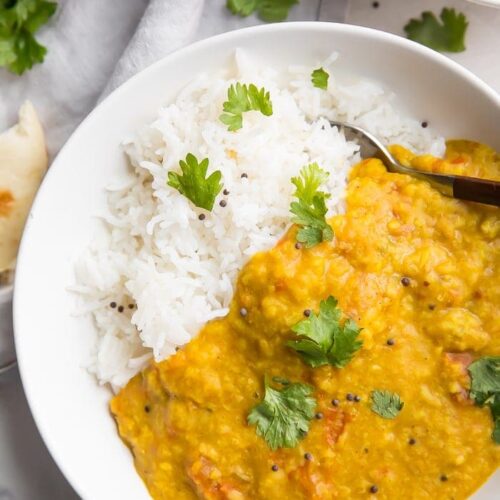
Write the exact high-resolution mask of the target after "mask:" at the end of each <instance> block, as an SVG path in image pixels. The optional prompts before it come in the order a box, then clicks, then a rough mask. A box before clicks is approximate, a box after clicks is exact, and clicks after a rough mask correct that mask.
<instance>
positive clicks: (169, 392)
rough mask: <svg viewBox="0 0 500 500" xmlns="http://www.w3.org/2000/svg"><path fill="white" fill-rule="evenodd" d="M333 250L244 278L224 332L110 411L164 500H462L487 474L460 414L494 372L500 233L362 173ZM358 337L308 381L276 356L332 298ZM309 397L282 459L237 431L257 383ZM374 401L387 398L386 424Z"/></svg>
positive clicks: (486, 166) (482, 215) (288, 356)
mask: <svg viewBox="0 0 500 500" xmlns="http://www.w3.org/2000/svg"><path fill="white" fill-rule="evenodd" d="M392 149H393V153H394V154H395V155H396V156H397V157H398V158H399V160H400V161H402V162H403V163H405V164H407V165H412V166H414V167H417V168H420V169H427V170H432V171H437V172H458V173H464V172H467V173H469V174H470V175H476V176H479V177H486V178H492V179H499V178H500V162H499V158H498V156H497V154H496V153H495V152H494V151H492V150H491V149H489V148H487V147H486V146H483V145H479V144H476V143H472V142H466V141H451V142H449V143H448V148H447V154H446V157H445V159H444V160H442V159H436V158H433V157H431V156H419V157H415V156H414V155H412V154H411V153H410V152H409V151H406V150H405V149H403V148H401V147H399V146H396V147H393V148H392ZM330 224H331V226H332V228H333V229H334V232H335V238H334V240H333V241H332V242H324V243H322V244H320V245H317V246H315V247H314V248H311V249H306V248H301V245H296V238H295V236H296V231H297V228H296V227H292V228H291V229H290V230H289V231H288V233H287V234H286V235H285V236H284V237H283V239H282V240H281V241H280V242H279V243H278V244H277V246H276V247H275V248H273V249H272V250H270V251H267V252H263V253H259V254H257V255H255V256H254V257H253V258H252V259H251V260H250V262H249V263H248V264H247V265H246V266H245V268H244V269H243V270H242V271H241V274H240V276H239V280H238V286H237V290H236V293H235V297H234V299H233V303H232V307H231V310H230V313H229V315H228V316H227V317H226V318H224V319H221V320H216V321H213V322H210V323H208V324H207V325H206V326H205V327H204V328H203V330H202V331H201V332H200V333H199V335H198V336H197V338H196V339H194V340H192V341H191V342H190V343H189V344H188V345H187V346H186V347H185V348H183V349H182V350H180V351H179V352H177V353H176V354H175V355H174V356H172V357H170V358H169V359H167V360H166V361H163V362H161V363H152V364H151V365H150V366H149V367H148V368H147V369H145V370H144V371H143V372H142V373H140V374H139V375H137V376H136V377H135V378H133V379H132V380H131V381H130V382H129V384H128V385H127V386H126V387H125V388H124V389H123V390H122V391H121V392H120V393H119V394H118V395H117V396H116V397H115V398H114V399H113V401H112V403H111V410H112V412H113V414H114V415H115V418H116V421H117V423H118V428H119V432H120V435H121V436H122V438H123V439H124V441H125V442H126V443H127V444H128V446H129V447H130V448H131V450H132V452H133V455H134V458H135V465H136V468H137V470H138V472H139V474H140V475H141V477H142V478H143V480H144V481H145V483H146V485H147V487H148V489H149V492H150V494H151V495H152V496H153V497H154V498H157V499H161V498H178V499H191V498H198V497H199V498H204V499H230V500H235V499H246V498H248V499H257V498H260V499H273V498H274V499H280V498H286V499H329V498H367V497H370V496H375V495H376V496H377V497H379V498H392V499H394V498H433V499H440V498H443V499H445V498H446V499H458V498H465V497H467V496H469V495H470V494H471V493H472V492H473V491H475V490H476V489H477V488H478V487H479V486H480V485H481V484H482V483H483V482H484V481H485V480H486V479H487V478H488V476H490V475H491V474H492V473H493V472H494V471H495V469H496V468H497V466H498V464H499V459H500V446H498V445H496V444H495V442H494V441H493V440H492V437H491V434H492V429H493V423H492V418H491V415H490V412H489V410H488V409H487V408H481V407H478V406H475V405H474V404H473V403H472V402H471V400H470V399H469V397H468V389H469V387H470V381H469V375H468V371H467V366H468V364H470V363H471V361H473V360H474V359H476V358H479V357H481V356H484V355H497V356H498V355H499V354H500V318H499V309H498V305H499V304H500V257H499V256H500V252H499V250H500V239H499V236H500V218H499V212H498V209H496V208H491V207H486V206H481V205H477V204H472V203H468V204H467V203H463V202H460V201H457V200H453V199H449V198H446V197H444V196H442V195H440V194H439V193H438V192H436V191H434V190H433V189H432V188H431V187H430V186H429V185H428V184H427V183H425V182H421V181H418V180H416V179H413V178H411V177H408V176H405V175H399V174H393V173H388V172H387V171H386V170H385V168H384V167H383V165H382V164H381V162H380V161H378V160H376V159H368V160H365V161H362V162H361V163H360V164H359V165H357V166H356V167H355V168H354V169H353V171H352V173H351V175H350V180H349V184H348V188H347V210H346V213H345V214H344V215H339V216H335V217H333V218H332V219H331V221H330ZM330 295H331V296H334V297H335V298H337V300H338V303H339V306H340V308H341V310H342V311H343V314H344V315H345V317H349V318H352V319H353V320H354V321H355V322H356V323H357V324H358V325H359V326H360V327H362V328H363V329H362V331H361V333H360V335H359V338H360V339H362V341H363V346H362V348H361V349H360V350H359V351H358V352H357V353H356V354H355V356H354V358H353V359H352V361H351V362H350V363H349V364H347V366H345V367H343V368H337V367H334V366H331V365H326V366H321V367H317V368H312V367H310V366H308V365H307V364H306V363H304V361H303V359H302V358H301V357H300V356H299V355H298V354H297V352H296V351H294V350H293V349H291V348H290V347H288V346H287V341H290V340H293V339H295V338H296V336H295V335H294V333H293V332H292V331H291V327H292V326H293V325H295V324H296V323H297V322H299V321H300V320H303V319H304V314H305V315H306V316H307V315H309V314H310V311H311V310H312V311H317V310H318V307H319V303H320V301H321V300H324V299H325V298H326V297H328V296H330ZM265 376H267V377H268V380H269V377H273V376H277V377H283V378H286V379H289V380H290V381H293V382H302V383H307V384H309V385H310V386H311V387H312V388H313V389H314V395H315V398H316V402H317V406H316V409H315V410H314V411H315V417H316V418H313V419H312V420H311V421H310V426H309V431H308V432H307V434H306V435H305V436H304V438H303V439H301V440H300V441H299V442H298V444H297V446H295V447H294V448H280V449H276V450H274V451H273V450H272V449H270V448H269V447H268V445H267V444H266V441H265V440H264V439H263V438H262V437H260V436H259V435H258V434H257V433H256V428H255V427H254V426H252V425H249V424H248V422H247V416H248V414H249V412H250V411H251V409H252V408H253V407H254V406H255V405H256V404H258V403H259V402H260V401H262V398H263V391H264V377H265ZM373 390H388V391H391V392H394V393H397V394H398V395H399V396H400V397H401V400H402V401H404V406H403V407H402V409H401V411H400V412H399V413H398V414H397V416H396V417H395V418H392V419H385V418H382V417H381V416H380V415H378V414H377V413H375V412H374V411H372V409H371V407H370V394H371V392H372V391H373Z"/></svg>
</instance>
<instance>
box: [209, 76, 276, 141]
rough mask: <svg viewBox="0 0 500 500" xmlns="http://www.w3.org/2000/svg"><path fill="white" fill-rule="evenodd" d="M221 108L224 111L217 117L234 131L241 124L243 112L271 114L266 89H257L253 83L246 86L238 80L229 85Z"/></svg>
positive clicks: (271, 110) (271, 105) (271, 107)
mask: <svg viewBox="0 0 500 500" xmlns="http://www.w3.org/2000/svg"><path fill="white" fill-rule="evenodd" d="M223 110H224V111H225V113H223V114H222V115H220V117H219V119H220V121H221V122H222V123H224V125H227V126H228V129H229V130H230V131H231V132H234V131H235V130H238V129H240V128H241V127H242V126H243V113H245V112H247V111H260V112H261V113H262V114H263V115H264V116H271V115H272V114H273V104H272V102H271V99H270V95H269V92H266V89H264V88H261V89H260V90H259V89H258V88H257V87H256V86H255V85H254V84H253V83H251V84H250V85H248V86H247V85H246V84H241V83H239V82H238V83H237V84H236V85H231V86H230V87H229V89H228V91H227V101H225V102H224V104H223Z"/></svg>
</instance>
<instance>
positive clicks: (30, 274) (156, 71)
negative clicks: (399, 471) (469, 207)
mask: <svg viewBox="0 0 500 500" xmlns="http://www.w3.org/2000/svg"><path fill="white" fill-rule="evenodd" d="M235 47H242V48H244V49H247V50H249V51H251V53H253V54H256V55H257V56H259V57H261V58H262V59H263V60H264V61H267V62H268V63H269V64H271V65H273V66H274V67H280V66H283V65H288V64H290V63H292V64H293V63H299V64H300V63H303V64H307V65H314V64H316V63H317V62H318V61H319V60H321V59H322V58H324V57H326V56H327V55H329V54H330V53H331V52H332V51H334V50H335V51H338V52H339V53H340V55H341V56H340V59H339V61H338V63H336V64H338V66H339V67H341V68H342V69H343V70H345V71H348V72H350V73H355V74H358V75H362V76H367V77H371V78H375V79H377V80H379V81H381V82H382V83H384V84H386V85H387V86H389V87H390V88H392V89H394V90H395V91H396V92H397V93H398V95H399V96H400V98H401V99H402V101H403V102H404V103H405V106H406V108H407V110H408V111H409V112H410V113H413V114H414V115H415V116H416V117H417V118H419V119H422V120H424V119H425V120H427V121H429V122H430V123H431V124H432V126H434V127H436V128H437V130H439V131H440V132H441V133H442V134H444V135H445V136H447V137H467V138H471V139H478V140H481V141H483V142H486V143H489V144H491V146H493V147H496V148H497V149H500V134H499V133H498V132H499V131H498V124H499V123H500V99H499V96H498V95H497V94H496V93H495V92H494V91H493V90H491V89H490V88H489V87H487V86H486V85H485V84H484V83H482V82H481V81H480V80H479V79H478V78H476V77H475V76H473V75H472V74H471V73H469V72H468V71H466V70H465V69H463V68H462V67H460V66H458V65H457V64H455V63H453V62H452V61H450V60H448V59H447V58H445V57H444V56H441V55H439V54H437V53H436V52H433V51H431V50H429V49H427V48H425V47H422V46H420V45H417V44H415V43H413V42H409V41H407V40H405V39H402V38H399V37H396V36H393V35H389V34H386V33H382V32H379V31H375V30H370V29H366V28H360V27H354V26H348V25H338V24H331V23H293V24H292V23H289V24H280V25H268V26H264V27H257V28H250V29H245V30H240V31H234V32H231V33H226V34H224V35H221V36H217V37H214V38H211V39H209V40H205V41H202V42H199V43H197V44H194V45H191V46H190V47H188V48H186V49H184V50H181V51H179V52H176V53H175V54H172V55H171V56H169V57H167V58H165V59H164V60H162V61H160V62H158V63H157V64H155V65H153V66H151V67H150V68H148V69H147V70H146V71H143V72H142V73H140V74H139V75H137V76H136V77H134V78H132V79H131V80H130V81H128V82H127V83H126V84H125V85H123V86H122V87H120V88H119V89H118V90H117V91H116V92H114V93H113V94H112V95H111V96H110V97H108V98H107V99H106V100H105V101H104V102H103V103H102V104H100V105H99V106H98V107H97V108H96V109H95V110H94V111H93V112H92V113H91V114H90V116H89V117H88V118H87V119H86V120H85V121H84V122H83V123H82V125H80V127H79V128H78V130H77V131H76V132H75V133H74V134H73V136H72V137H71V139H70V140H69V141H68V142H67V144H66V146H65V147H64V148H63V150H62V151H61V153H60V154H59V156H58V157H57V159H56V161H55V162H54V164H53V165H52V167H51V169H50V171H49V173H48V174H47V176H46V178H45V180H44V182H43V185H42V188H41V189H40V191H39V193H38V196H37V198H36V201H35V204H34V206H33V209H32V212H31V214H30V217H29V220H28V223H27V227H26V231H25V234H24V238H23V241H22V245H21V250H20V254H19V260H18V271H17V276H16V283H15V299H14V324H15V332H16V348H17V354H18V359H19V365H20V370H21V376H22V379H23V383H24V387H25V390H26V395H27V398H28V401H29V404H30V407H31V410H32V412H33V415H34V417H35V420H36V422H37V425H38V427H39V429H40V432H41V434H42V436H43V438H44V440H45V442H46V444H47V446H48V448H49V450H50V452H51V453H52V455H53V457H54V458H55V460H56V462H57V463H58V465H59V467H60V468H61V470H62V471H63V473H64V474H65V475H66V477H67V478H68V480H69V482H70V483H71V484H72V485H73V487H74V488H75V489H76V491H77V492H78V493H79V494H80V495H81V496H82V497H83V498H85V499H92V500H98V499H103V500H109V499H115V498H119V499H120V500H126V499H133V500H139V499H142V498H147V492H146V489H145V487H144V486H143V484H142V482H141V479H140V478H139V476H138V475H137V474H136V472H135V470H134V466H133V462H132V456H131V454H130V452H129V451H128V449H127V448H126V447H125V446H124V445H123V444H122V442H121V441H120V439H119V437H118V434H117V432H116V427H115V424H114V421H113V419H112V418H111V416H110V414H109V411H108V406H107V404H108V400H109V396H110V394H109V392H108V391H107V389H105V388H102V387H98V386H97V385H96V383H95V382H94V380H93V378H92V377H91V376H90V375H88V374H87V373H86V372H85V370H84V369H83V368H82V364H83V362H84V360H85V359H86V356H87V355H88V352H89V347H90V345H91V341H92V335H93V329H92V325H91V324H90V322H89V321H86V320H82V319H81V318H76V317H73V316H72V310H73V307H74V297H73V296H72V294H71V293H69V292H68V291H67V290H66V287H67V286H68V285H69V284H70V283H71V281H72V266H73V262H74V260H75V258H76V257H77V256H78V255H79V254H80V253H81V252H82V249H84V248H85V247H86V246H87V245H88V244H89V241H90V239H91V238H92V237H93V234H94V229H95V220H94V219H93V215H94V214H96V213H98V212H99V209H100V208H102V207H104V202H105V193H104V188H105V186H106V185H109V184H110V183H114V182H115V181H117V180H119V179H120V177H121V176H123V172H124V170H125V158H124V155H123V152H122V150H121V149H120V146H119V145H120V142H121V141H122V139H123V138H124V137H125V136H127V135H128V134H129V133H130V132H131V131H133V130H135V129H136V128H137V127H138V126H140V125H141V124H143V123H145V122H148V121H150V120H152V118H153V117H154V116H155V112H156V110H157V108H158V107H159V106H160V105H161V104H162V103H166V102H168V101H169V100H170V99H172V98H173V97H174V95H175V94H176V92H177V91H178V90H179V89H180V88H181V87H182V86H183V85H185V84H186V83H188V82H189V81H190V80H191V79H192V78H193V77H194V76H195V75H196V74H198V73H199V72H202V71H206V72H210V71H214V70H216V69H217V68H220V67H222V66H223V65H225V64H227V63H228V62H229V61H230V59H231V57H232V55H233V52H234V49H235ZM464 431H465V432H466V429H464ZM495 487H496V488H497V490H496V491H497V492H498V488H500V477H499V476H496V477H495V478H494V479H493V480H491V481H490V482H489V483H488V485H487V486H486V487H485V488H483V490H482V493H481V495H480V498H483V499H485V498H493V497H494V491H495Z"/></svg>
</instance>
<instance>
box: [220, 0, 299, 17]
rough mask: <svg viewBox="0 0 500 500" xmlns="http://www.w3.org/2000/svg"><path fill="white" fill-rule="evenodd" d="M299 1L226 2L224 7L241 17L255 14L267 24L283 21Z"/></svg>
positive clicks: (236, 0) (245, 0)
mask: <svg viewBox="0 0 500 500" xmlns="http://www.w3.org/2000/svg"><path fill="white" fill-rule="evenodd" d="M298 3H299V0H227V2H226V7H227V8H228V9H229V10H230V11H231V12H232V13H233V14H234V15H239V16H241V17H246V16H249V15H250V14H253V13H254V12H257V14H258V16H259V17H260V19H262V20H263V21H267V22H269V23H275V22H279V21H284V20H285V19H286V18H287V17H288V12H289V10H290V9H291V8H292V7H293V6H294V5H296V4H298Z"/></svg>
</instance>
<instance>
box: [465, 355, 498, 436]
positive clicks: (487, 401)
mask: <svg viewBox="0 0 500 500" xmlns="http://www.w3.org/2000/svg"><path fill="white" fill-rule="evenodd" d="M469 373H470V376H471V388H470V397H471V399H472V400H473V401H474V402H475V403H476V405H478V406H487V407H489V408H490V411H491V416H492V418H493V433H492V436H491V437H492V438H493V441H495V443H497V444H500V356H485V357H484V358H480V359H478V360H477V361H474V363H471V364H470V366H469Z"/></svg>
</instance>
